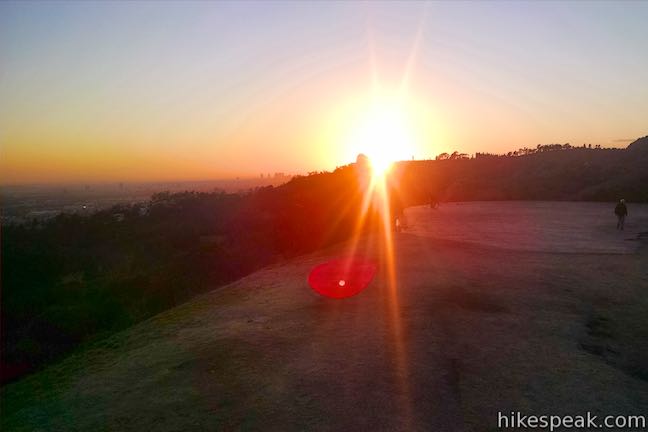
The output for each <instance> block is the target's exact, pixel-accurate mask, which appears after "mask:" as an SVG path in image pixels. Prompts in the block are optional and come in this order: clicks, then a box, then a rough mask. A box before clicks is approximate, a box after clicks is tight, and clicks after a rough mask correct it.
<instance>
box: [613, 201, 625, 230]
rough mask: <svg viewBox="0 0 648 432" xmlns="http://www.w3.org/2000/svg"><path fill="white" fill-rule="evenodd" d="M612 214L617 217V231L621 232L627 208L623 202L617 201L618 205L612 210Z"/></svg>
mask: <svg viewBox="0 0 648 432" xmlns="http://www.w3.org/2000/svg"><path fill="white" fill-rule="evenodd" d="M614 214H615V215H617V229H618V230H621V231H623V226H624V225H625V218H626V216H628V208H627V207H626V205H625V200H624V199H622V200H619V203H618V204H617V205H616V207H615V208H614Z"/></svg>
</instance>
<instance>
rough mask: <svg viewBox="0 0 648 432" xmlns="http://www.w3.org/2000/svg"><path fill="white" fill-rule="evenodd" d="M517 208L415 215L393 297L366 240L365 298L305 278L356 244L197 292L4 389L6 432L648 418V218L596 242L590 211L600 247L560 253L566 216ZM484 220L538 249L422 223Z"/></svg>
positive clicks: (429, 426)
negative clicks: (526, 230)
mask: <svg viewBox="0 0 648 432" xmlns="http://www.w3.org/2000/svg"><path fill="white" fill-rule="evenodd" d="M560 205H566V206H569V205H570V204H568V203H567V204H566V203H560ZM573 205H574V206H579V205H580V204H573ZM464 206H471V207H469V208H466V207H464ZM515 206H519V205H518V204H516V203H513V204H512V206H510V207H506V208H505V210H507V212H506V213H505V214H506V217H505V219H504V221H503V222H502V220H500V219H497V218H496V217H494V216H493V215H492V214H491V207H488V206H486V207H484V206H483V205H480V204H478V203H477V204H463V205H462V206H461V210H460V211H459V210H457V211H455V212H453V210H452V207H451V206H447V207H446V208H445V209H444V208H443V207H442V208H441V209H439V210H430V209H424V208H415V209H409V210H408V217H409V223H410V225H411V231H409V232H404V233H399V234H398V235H397V236H396V237H395V239H394V240H395V243H394V247H395V249H394V250H395V262H396V282H397V284H396V287H395V288H393V287H392V286H391V285H390V284H389V283H388V278H387V277H386V276H387V274H386V262H385V261H384V260H383V259H382V257H383V254H382V253H381V250H380V248H377V247H374V246H375V244H376V243H377V242H376V241H374V240H375V239H373V238H370V239H364V241H362V242H361V245H360V248H359V253H361V254H363V255H364V256H368V257H371V258H373V259H375V260H376V261H377V262H379V263H380V266H379V267H380V270H379V274H378V275H377V277H376V278H375V279H374V281H373V282H372V283H371V284H370V286H369V287H368V288H367V289H366V290H364V291H363V292H361V293H360V294H359V295H357V296H355V297H352V298H349V299H345V300H332V299H326V298H322V297H320V296H318V295H316V294H315V293H314V292H312V291H311V290H310V289H309V287H308V285H307V283H306V277H307V275H308V273H309V271H310V269H311V268H313V267H314V266H315V265H317V264H319V263H321V262H323V261H326V260H328V259H331V258H334V257H339V256H342V255H344V254H346V253H347V247H348V245H341V246H339V247H336V248H333V249H330V250H326V251H322V252H319V253H317V254H314V255H310V256H307V257H303V258H300V259H297V260H294V261H292V262H289V263H286V264H283V265H279V266H275V267H272V268H268V269H265V270H263V271H260V272H257V273H255V274H253V275H250V276H248V277H246V278H244V279H242V280H240V281H238V282H236V283H233V284H231V285H229V286H227V287H224V288H220V289H218V290H215V291H213V292H210V293H208V294H205V295H202V296H199V297H197V298H195V299H194V300H192V301H191V302H189V303H187V304H185V305H183V306H181V307H178V308H176V309H173V310H171V311H168V312H166V313H163V314H161V315H158V316H156V317H154V318H153V319H151V320H149V321H146V322H144V323H142V324H140V325H138V326H135V327H134V328H132V329H129V330H127V331H124V332H122V333H120V334H117V335H115V336H113V337H111V338H109V339H107V340H105V341H103V342H102V343H100V344H97V345H96V346H95V347H94V348H93V349H91V350H87V351H85V352H83V353H80V354H77V355H74V356H71V357H69V358H68V359H66V360H65V361H63V362H62V363H60V364H58V365H55V366H53V367H50V368H48V369H47V370H45V371H43V372H41V373H39V374H36V375H34V376H31V377H28V378H27V379H25V380H22V381H20V382H18V383H15V384H12V385H9V386H7V387H6V388H5V389H3V392H2V404H3V406H2V408H3V410H2V430H3V431H11V430H92V431H93V432H96V431H102V430H126V431H128V430H132V431H142V430H155V431H175V430H197V431H198V430H264V431H267V430H336V431H337V430H372V431H373V430H443V431H489V430H497V415H498V412H500V411H501V412H503V413H510V412H511V411H522V412H523V413H526V414H571V415H579V414H585V413H586V412H587V411H591V412H593V413H595V414H600V415H606V414H614V415H619V414H628V415H631V414H635V415H636V414H644V415H645V414H646V406H648V354H647V344H646V343H645V341H646V340H647V339H646V338H647V337H648V295H646V294H647V293H648V265H647V264H648V256H647V255H646V253H645V248H644V249H642V248H641V247H639V243H637V242H632V241H629V240H625V239H626V238H631V237H632V236H633V235H634V236H636V233H638V232H639V231H641V230H643V231H648V224H647V222H648V218H646V219H642V217H643V216H641V217H639V216H637V217H636V218H635V219H634V220H632V219H631V220H629V221H628V227H627V231H626V232H625V233H624V234H622V235H616V234H617V233H614V232H612V233H611V234H610V233H608V232H605V235H604V236H602V237H601V236H599V241H597V240H596V239H595V237H594V236H596V235H597V234H596V233H597V232H598V230H601V229H604V228H603V225H598V224H597V223H596V222H591V221H592V220H597V217H596V215H592V214H588V215H587V217H584V218H581V219H579V220H577V221H576V222H575V223H579V224H589V225H587V226H589V232H590V234H589V236H590V237H588V235H587V232H588V231H587V227H582V226H581V227H580V228H578V230H576V229H573V228H569V227H568V226H567V227H565V226H564V225H563V228H562V233H563V235H562V236H560V235H556V236H555V238H556V239H560V240H559V241H558V240H556V241H555V242H554V246H552V243H551V242H550V239H551V238H553V237H552V236H547V235H543V229H544V230H545V231H544V232H547V231H551V230H553V231H552V232H554V231H555V232H559V231H560V230H558V231H556V230H557V228H556V227H555V223H554V222H555V220H556V218H558V219H560V220H562V219H561V218H560V217H558V216H555V215H554V214H552V213H551V211H550V210H547V208H546V207H542V206H540V209H539V210H538V209H536V211H534V210H533V208H531V210H529V207H528V206H526V207H524V206H522V207H519V208H516V207H515ZM459 207H460V206H457V209H458V208H459ZM550 208H552V207H551V206H550ZM467 210H472V211H467ZM563 210H564V208H563ZM572 210H573V211H581V212H582V211H583V210H582V207H579V208H578V209H576V208H573V209H572ZM589 211H592V212H598V211H600V208H599V207H597V206H592V207H591V210H589ZM640 211H643V210H640ZM458 212H465V215H464V216H461V215H460V214H459V213H458ZM479 212H482V213H483V214H482V216H483V217H482V218H481V221H482V222H480V223H479V224H477V223H476V224H475V226H476V227H479V226H481V228H475V229H482V230H483V231H484V233H485V234H484V237H483V238H486V239H489V238H490V237H489V236H491V237H492V233H493V232H496V231H497V229H498V228H497V226H494V224H495V225H496V224H502V223H504V225H506V224H507V221H510V220H511V218H513V219H515V218H516V217H517V220H525V221H527V222H525V223H528V221H529V220H532V221H533V226H534V227H535V230H536V231H537V233H538V234H537V235H535V237H534V238H535V239H536V240H537V239H542V242H536V243H534V241H536V240H533V239H532V241H527V240H520V241H518V242H516V241H510V240H509V241H507V240H503V239H502V238H503V237H502V238H499V239H497V244H494V243H493V242H492V241H491V240H488V241H482V240H480V237H479V236H476V235H475V232H474V231H471V232H470V233H469V234H465V235H464V238H461V237H460V236H459V235H458V234H456V235H455V234H452V235H445V236H444V235H442V234H443V233H441V234H440V233H439V232H437V233H430V229H429V228H428V229H427V231H425V230H424V229H423V228H422V227H425V226H426V225H427V226H430V224H431V222H430V221H431V220H432V219H435V218H436V219H437V220H438V221H437V224H436V225H434V224H433V226H438V224H443V227H444V228H443V229H444V230H446V232H447V233H455V232H458V231H459V230H461V229H463V228H464V227H463V225H462V224H464V223H465V219H462V217H470V218H476V217H478V216H479ZM516 212H517V213H516ZM646 213H647V214H648V212H646ZM489 215H490V216H489ZM567 219H569V218H567ZM583 221H585V222H583ZM587 221H590V222H587ZM561 223H562V222H561ZM567 225H569V223H567ZM452 226H454V228H455V230H454V231H453V230H452ZM543 227H544V228H543ZM644 228H645V229H644ZM513 231H515V230H514V229H513ZM488 233H490V234H488ZM511 235H513V237H511V238H512V239H513V240H515V235H514V234H511ZM570 235H577V236H578V237H579V238H581V239H582V240H583V241H582V242H579V243H578V248H576V250H572V251H570V250H566V249H565V248H566V247H567V246H566V245H568V244H569V243H570V242H569V238H568V237H569V236H570ZM466 236H470V237H471V238H465V237H466ZM588 238H589V240H588V241H589V242H590V245H593V246H592V247H590V249H586V248H585V247H584V246H583V245H584V244H585V243H586V242H585V240H587V239H588ZM547 239H549V240H547ZM372 245H374V246H372ZM534 245H535V246H534Z"/></svg>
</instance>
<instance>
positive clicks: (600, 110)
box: [0, 2, 648, 184]
mask: <svg viewBox="0 0 648 432" xmlns="http://www.w3.org/2000/svg"><path fill="white" fill-rule="evenodd" d="M646 22H648V2H615V3H603V2H571V3H568V2H565V3H553V2H552V3H531V2H529V3H522V2H520V3H503V2H488V3H486V2H484V3H476V2H475V3H439V2H430V3H365V2H363V3H360V2H357V3H351V2H348V3H261V2H260V3H255V2H250V3H226V2H214V3H202V2H193V3H192V2H182V3H149V2H101V3H94V2H84V3H81V2H51V3H50V2H30V3H19V2H3V3H1V4H0V64H1V66H0V172H2V176H0V183H2V184H12V183H33V182H95V181H160V180H196V179H201V178H205V179H212V178H224V177H235V176H254V175H258V174H260V173H265V174H267V173H274V172H277V171H282V172H307V171H313V170H331V169H333V168H335V167H336V166H338V165H344V164H347V163H349V162H352V161H353V160H354V159H355V155H356V154H357V153H358V152H365V153H369V154H376V152H378V153H387V157H388V158H390V159H409V158H411V157H412V156H414V157H415V158H417V159H423V158H430V157H434V156H435V155H437V154H439V153H442V152H448V151H452V150H460V151H463V152H466V153H474V152H494V153H501V152H507V151H510V150H515V149H517V148H519V147H524V146H528V147H535V145H536V144H547V143H555V142H557V143H565V142H570V143H571V144H572V145H582V144H583V143H591V144H593V145H596V144H598V145H601V146H603V147H625V146H626V145H627V144H628V143H629V142H630V141H631V140H634V139H636V138H638V137H640V136H643V135H646V133H647V132H648V129H647V127H648V124H647V122H646V118H648V116H647V114H648V85H646V80H645V71H647V70H648V57H647V56H646V55H645V53H647V52H648V26H646V25H645V23H646ZM384 120H386V121H387V122H394V124H395V125H396V126H395V127H392V128H391V129H387V130H386V132H387V134H386V135H385V134H384V133H383V132H385V130H384V129H380V130H375V129H372V127H373V126H375V125H376V124H380V123H385V121H384ZM380 140H383V141H385V142H389V143H391V142H394V141H398V144H397V145H391V144H385V143H382V144H381V146H379V148H374V147H372V146H373V145H374V143H375V142H376V141H380ZM403 140H404V141H403Z"/></svg>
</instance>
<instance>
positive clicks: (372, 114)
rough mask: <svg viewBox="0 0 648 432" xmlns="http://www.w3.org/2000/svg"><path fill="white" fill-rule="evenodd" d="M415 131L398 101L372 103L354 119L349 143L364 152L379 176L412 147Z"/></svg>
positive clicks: (407, 153) (407, 156) (358, 150)
mask: <svg viewBox="0 0 648 432" xmlns="http://www.w3.org/2000/svg"><path fill="white" fill-rule="evenodd" d="M414 144H415V143H414V133H413V128H412V126H411V124H410V120H409V118H408V115H407V111H406V110H405V109H404V108H403V107H402V106H401V105H400V104H399V103H397V102H389V101H384V102H381V103H375V104H373V105H372V106H371V107H370V109H369V110H368V111H367V112H366V113H365V114H364V115H362V116H360V118H359V119H358V122H357V123H356V125H355V127H354V130H353V131H352V133H351V136H350V139H349V146H350V147H351V148H353V149H355V150H356V151H357V152H358V153H364V154H366V155H367V156H368V157H369V159H370V161H371V167H372V171H373V173H374V175H378V176H382V175H384V174H385V173H387V172H388V171H389V168H390V167H391V165H392V164H393V163H394V162H396V161H397V160H402V159H407V158H409V156H410V155H411V154H412V151H413V149H414Z"/></svg>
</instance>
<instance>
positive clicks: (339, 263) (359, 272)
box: [308, 258, 377, 299]
mask: <svg viewBox="0 0 648 432" xmlns="http://www.w3.org/2000/svg"><path fill="white" fill-rule="evenodd" d="M376 268H377V266H376V264H375V263H374V262H372V261H369V260H366V259H362V258H351V259H334V260H331V261H328V262H325V263H324V264H320V265H318V266H317V267H315V268H314V269H313V270H312V271H311V272H310V274H309V275H308V284H309V285H310V286H311V288H313V290H314V291H316V292H317V293H318V294H321V295H323V296H326V297H331V298H336V299H342V298H347V297H351V296H354V295H356V294H358V293H359V292H360V291H362V290H363V289H365V288H366V287H367V285H369V283H370V282H371V280H372V279H373V277H374V275H375V274H376Z"/></svg>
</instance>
